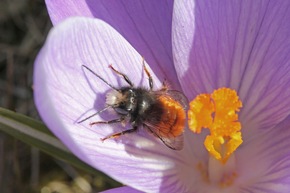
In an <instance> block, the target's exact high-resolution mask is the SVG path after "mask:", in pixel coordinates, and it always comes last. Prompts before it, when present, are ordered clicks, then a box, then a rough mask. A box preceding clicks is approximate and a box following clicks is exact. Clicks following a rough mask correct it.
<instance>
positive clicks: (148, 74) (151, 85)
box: [142, 58, 153, 90]
mask: <svg viewBox="0 0 290 193" xmlns="http://www.w3.org/2000/svg"><path fill="white" fill-rule="evenodd" d="M142 63H143V68H144V71H145V73H146V75H147V76H148V79H149V88H150V90H152V89H153V78H152V76H151V74H150V72H149V71H148V69H147V68H146V66H145V60H144V58H143V61H142Z"/></svg>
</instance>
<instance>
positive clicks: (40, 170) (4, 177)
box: [0, 0, 120, 193]
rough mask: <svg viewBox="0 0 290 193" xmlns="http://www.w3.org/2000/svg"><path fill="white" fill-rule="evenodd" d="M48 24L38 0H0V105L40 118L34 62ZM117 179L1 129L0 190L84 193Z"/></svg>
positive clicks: (4, 192)
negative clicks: (35, 99)
mask: <svg viewBox="0 0 290 193" xmlns="http://www.w3.org/2000/svg"><path fill="white" fill-rule="evenodd" d="M51 27H52V24H51V22H50V19H49V16H48V13H47V10H46V7H45V3H44V1H42V0H1V1H0V106H1V107H4V108H7V109H10V110H13V111H16V112H19V113H22V114H25V115H27V116H30V117H32V118H35V119H39V116H38V113H37V111H36V108H35V106H34V102H33V90H32V86H33V81H32V77H33V63H34V60H35V57H36V55H37V53H38V51H39V49H40V48H41V46H42V45H43V43H44V41H45V38H46V36H47V34H48V32H49V30H50V28H51ZM117 186H120V184H119V183H117V182H115V181H114V180H112V179H110V178H109V177H107V176H105V175H104V174H100V175H92V174H88V173H85V172H83V171H81V170H79V169H77V168H74V167H72V166H70V165H68V164H66V163H65V162H63V161H61V160H57V159H54V158H52V157H50V156H48V155H46V154H45V153H42V152H40V151H39V150H38V149H35V148H33V147H31V146H28V145H26V144H24V143H22V142H21V141H18V140H16V139H14V138H12V137H10V136H8V135H6V134H5V133H1V132H0V192H1V193H14V192H15V193H20V192H21V193H26V192H27V193H34V192H35V193H36V192H41V193H57V192H61V193H89V192H100V191H102V190H106V189H109V188H112V187H117Z"/></svg>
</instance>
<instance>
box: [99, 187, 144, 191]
mask: <svg viewBox="0 0 290 193" xmlns="http://www.w3.org/2000/svg"><path fill="white" fill-rule="evenodd" d="M102 193H141V191H139V190H136V189H133V188H131V187H128V186H123V187H120V188H114V189H110V190H106V191H103V192H102Z"/></svg>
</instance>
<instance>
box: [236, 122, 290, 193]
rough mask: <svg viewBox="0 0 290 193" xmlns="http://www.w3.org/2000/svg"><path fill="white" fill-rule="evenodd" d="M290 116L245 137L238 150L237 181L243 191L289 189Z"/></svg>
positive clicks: (285, 190) (283, 190)
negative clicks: (250, 136)
mask: <svg viewBox="0 0 290 193" xmlns="http://www.w3.org/2000/svg"><path fill="white" fill-rule="evenodd" d="M289 126H290V116H288V117H287V118H286V119H285V120H284V121H282V122H281V123H279V124H278V125H277V126H276V127H274V128H272V129H269V130H260V131H261V133H260V134H257V135H256V136H253V137H252V138H246V139H245V141H244V143H243V144H244V145H243V147H242V146H241V148H240V149H239V150H238V151H237V154H236V155H237V164H238V166H239V168H240V171H239V176H240V177H239V178H238V181H237V184H244V185H242V189H244V190H245V191H244V192H269V193H270V192H290V185H289V184H290V148H289V147H290V140H289V139H290V127H289Z"/></svg>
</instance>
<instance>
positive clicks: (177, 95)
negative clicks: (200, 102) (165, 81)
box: [155, 90, 189, 110]
mask: <svg viewBox="0 0 290 193" xmlns="http://www.w3.org/2000/svg"><path fill="white" fill-rule="evenodd" d="M155 94H156V95H162V96H167V97H169V98H172V99H174V100H175V101H178V102H179V103H180V104H181V106H182V107H183V108H184V109H185V110H186V109H187V108H188V103H189V102H188V99H187V97H186V96H185V95H184V94H183V93H182V92H180V91H177V90H167V91H161V92H160V91H156V93H155Z"/></svg>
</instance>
